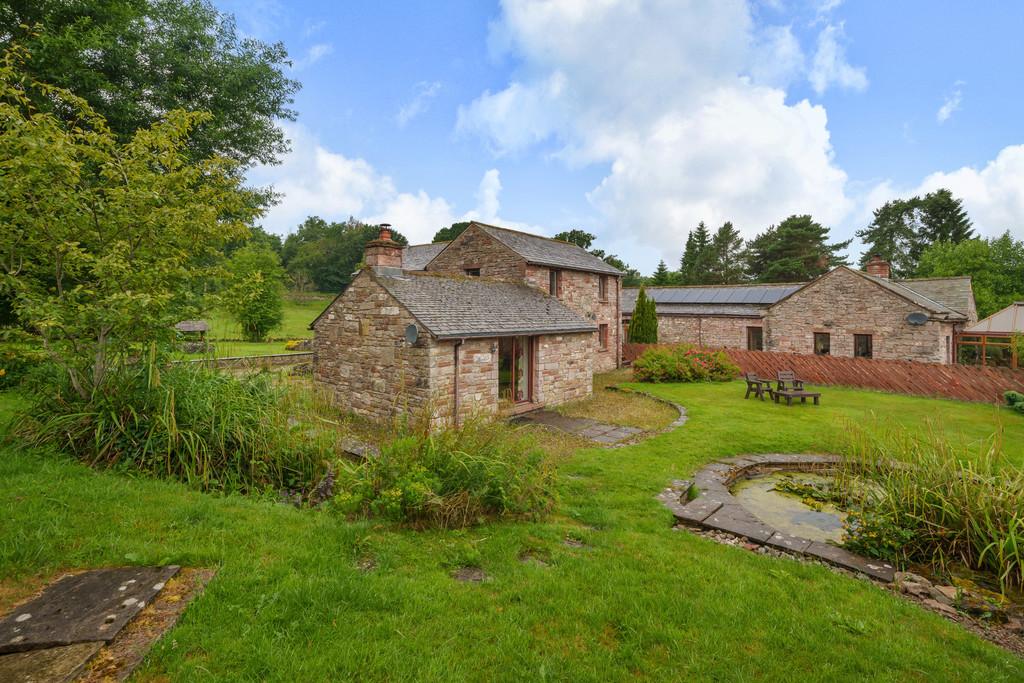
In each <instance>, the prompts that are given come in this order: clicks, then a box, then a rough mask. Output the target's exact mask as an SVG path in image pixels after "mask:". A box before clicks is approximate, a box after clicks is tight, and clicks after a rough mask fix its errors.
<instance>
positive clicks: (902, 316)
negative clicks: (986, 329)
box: [764, 268, 954, 363]
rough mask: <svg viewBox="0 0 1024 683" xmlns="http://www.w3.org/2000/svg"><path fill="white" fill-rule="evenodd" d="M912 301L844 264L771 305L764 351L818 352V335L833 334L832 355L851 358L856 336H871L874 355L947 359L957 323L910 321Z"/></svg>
mask: <svg viewBox="0 0 1024 683" xmlns="http://www.w3.org/2000/svg"><path fill="white" fill-rule="evenodd" d="M921 310H922V309H921V308H920V307H918V306H915V305H914V304H913V303H911V302H910V301H907V300H906V299H903V298H902V297H900V296H897V295H896V294H893V293H891V292H889V291H888V290H886V289H883V288H882V287H880V286H879V285H877V284H875V283H873V282H871V281H870V280H867V279H865V278H864V277H861V276H860V275H857V274H856V273H853V272H851V271H849V270H846V269H844V268H838V269H836V270H833V271H832V272H831V273H828V274H827V275H823V276H822V277H821V278H819V279H818V280H817V281H815V282H813V283H811V284H810V285H808V286H807V287H805V288H804V289H801V290H799V291H798V292H796V293H795V294H793V295H792V296H790V297H789V298H788V299H785V300H783V301H780V302H779V303H777V304H775V305H774V306H773V307H771V308H770V309H768V312H767V314H766V315H765V336H764V338H765V350H766V351H778V352H789V353H802V354H813V353H814V333H815V332H827V333H828V334H829V335H830V346H831V355H833V356H846V357H852V356H853V335H854V334H870V335H871V336H872V347H873V348H872V352H873V357H874V358H880V359H893V360H914V361H923V362H930V363H949V362H950V361H951V358H950V356H949V354H948V352H947V349H946V344H947V342H946V337H950V340H949V344H950V348H952V336H953V334H954V326H953V324H951V323H945V322H940V321H929V322H927V323H925V324H924V325H911V324H909V323H908V322H907V321H906V317H907V315H908V314H910V313H913V312H916V311H921Z"/></svg>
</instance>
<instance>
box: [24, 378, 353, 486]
mask: <svg viewBox="0 0 1024 683" xmlns="http://www.w3.org/2000/svg"><path fill="white" fill-rule="evenodd" d="M62 377H64V375H62V374H58V373H54V372H51V373H46V376H45V377H40V378H37V380H36V386H35V389H34V391H32V394H33V396H34V400H33V401H32V405H31V407H30V409H29V410H27V411H25V414H24V415H22V416H21V420H19V422H18V424H17V426H16V427H15V429H14V435H15V437H20V438H22V439H24V440H25V441H26V442H27V443H28V444H29V445H36V446H52V447H56V448H57V449H59V450H62V451H64V452H66V453H68V454H70V455H72V456H74V457H76V458H78V459H80V460H83V461H85V462H86V463H89V464H91V465H96V466H102V467H113V468H118V469H126V470H130V471H137V472H142V473H145V474H148V475H154V476H162V477H169V478H173V479H178V480H181V481H184V482H186V483H189V484H191V485H194V486H197V487H198V488H201V489H204V490H223V491H240V492H256V491H265V490H274V489H281V488H287V489H302V488H308V487H309V485H311V484H312V483H313V482H314V481H316V480H318V479H319V478H320V476H321V475H322V473H323V472H324V470H325V466H324V458H325V457H328V456H329V455H330V454H331V453H332V452H333V445H334V435H333V434H332V433H328V432H324V431H317V430H315V429H313V428H312V425H310V424H303V423H302V422H300V421H296V420H295V419H293V418H292V417H291V415H290V410H289V407H290V406H289V404H290V402H291V400H292V398H291V397H290V396H289V394H288V391H287V390H286V389H285V388H284V387H282V386H281V385H280V384H278V383H276V382H275V380H274V379H273V377H272V376H271V375H269V374H267V373H261V374H255V375H251V376H248V377H236V376H233V375H230V374H227V373H218V372H216V371H214V370H210V369H207V368H204V367H202V366H200V365H198V364H196V365H192V364H187V365H180V366H174V367H172V368H169V369H167V370H166V371H164V372H160V371H158V369H157V366H156V365H155V364H149V365H145V364H140V365H139V366H135V367H131V368H128V369H126V370H123V371H121V372H119V373H118V374H117V375H116V376H115V377H111V378H109V381H110V383H111V384H110V385H109V386H110V387H111V389H112V390H111V391H109V392H103V393H102V394H100V393H97V394H95V395H94V396H93V397H91V398H90V399H89V400H83V399H81V398H80V397H79V396H78V393H77V392H75V391H72V390H70V388H69V387H68V386H67V381H66V379H65V380H62ZM62 381H63V382H64V384H63V385H62V384H61V382H62ZM29 386H30V390H31V388H32V387H31V384H30V385H29Z"/></svg>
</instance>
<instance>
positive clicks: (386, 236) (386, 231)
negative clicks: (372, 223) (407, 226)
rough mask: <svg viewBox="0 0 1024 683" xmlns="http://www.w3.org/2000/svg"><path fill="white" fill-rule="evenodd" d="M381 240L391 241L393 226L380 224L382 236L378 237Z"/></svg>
mask: <svg viewBox="0 0 1024 683" xmlns="http://www.w3.org/2000/svg"><path fill="white" fill-rule="evenodd" d="M377 239H379V240H390V239H391V224H390V223H381V224H380V235H378V236H377Z"/></svg>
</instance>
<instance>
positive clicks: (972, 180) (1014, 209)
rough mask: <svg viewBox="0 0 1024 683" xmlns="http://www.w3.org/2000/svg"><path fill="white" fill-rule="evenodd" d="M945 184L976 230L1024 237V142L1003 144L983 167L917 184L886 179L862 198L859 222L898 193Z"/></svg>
mask: <svg viewBox="0 0 1024 683" xmlns="http://www.w3.org/2000/svg"><path fill="white" fill-rule="evenodd" d="M940 188H946V189H948V190H949V191H950V192H952V193H953V195H954V196H956V197H959V198H960V199H962V200H963V202H964V208H965V209H967V214H968V215H969V216H970V218H971V220H972V221H973V222H974V227H975V230H976V232H978V233H979V234H981V235H985V236H993V235H998V234H1001V233H1003V232H1004V231H1006V230H1010V231H1011V232H1013V233H1014V234H1015V235H1016V236H1017V238H1018V239H1021V238H1024V145H1010V146H1008V147H1004V148H1003V149H1002V150H1001V151H1000V152H999V154H997V155H996V158H995V159H993V160H992V161H989V162H988V163H986V164H985V165H984V166H983V167H981V168H975V167H972V166H963V167H961V168H959V169H956V170H954V171H948V172H947V171H938V172H936V173H932V174H930V175H928V176H926V177H925V178H924V180H922V181H921V182H920V183H919V184H918V185H917V186H916V187H913V186H898V185H896V184H895V183H893V182H892V181H889V180H886V181H884V182H881V183H878V184H877V185H875V186H874V187H872V188H871V189H870V190H869V191H868V192H867V193H866V194H865V196H864V197H863V198H862V200H861V201H860V202H859V204H860V208H859V210H858V212H857V215H856V217H855V221H856V225H857V226H864V225H867V224H868V223H869V222H870V221H871V212H872V211H873V210H874V209H876V208H878V207H880V206H881V205H882V204H884V203H885V202H887V201H889V200H891V199H896V198H898V197H914V196H921V195H925V194H927V193H929V192H934V191H935V190H938V189H940Z"/></svg>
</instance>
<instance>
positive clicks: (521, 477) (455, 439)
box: [335, 420, 554, 528]
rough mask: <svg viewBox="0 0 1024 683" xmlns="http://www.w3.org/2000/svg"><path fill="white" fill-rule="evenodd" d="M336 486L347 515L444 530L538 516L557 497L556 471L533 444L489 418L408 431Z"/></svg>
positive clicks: (349, 470)
mask: <svg viewBox="0 0 1024 683" xmlns="http://www.w3.org/2000/svg"><path fill="white" fill-rule="evenodd" d="M337 485H338V490H339V491H340V493H339V494H338V495H337V496H336V497H335V503H336V504H337V505H338V506H339V507H340V508H341V509H342V510H343V511H345V512H347V513H350V514H354V515H372V516H379V517H384V518H386V519H390V520H393V521H402V522H408V523H411V524H413V525H417V526H439V527H443V528H449V527H464V526H469V525H471V524H476V523H478V522H480V521H482V520H483V519H484V518H486V517H488V516H504V515H529V514H536V513H540V512H542V511H544V510H546V509H548V507H549V506H550V505H551V503H552V501H553V496H554V493H553V488H552V485H553V471H552V469H551V466H550V464H549V463H548V460H547V457H546V456H545V454H544V452H543V451H542V450H541V449H540V448H539V447H538V446H537V445H536V443H535V442H534V441H533V439H532V438H530V437H529V436H528V435H526V434H525V433H523V432H522V431H521V430H517V429H515V428H513V427H510V426H508V425H506V424H503V423H499V422H489V421H484V420H471V421H469V422H468V423H466V424H464V425H462V426H461V427H449V428H446V429H442V430H440V431H436V432H433V433H430V432H429V431H421V432H419V433H411V432H406V433H404V434H402V435H400V436H398V437H397V438H395V439H394V440H393V441H392V442H391V443H388V444H386V445H385V446H384V447H383V448H382V449H381V453H380V456H379V457H377V458H371V459H368V460H366V461H364V462H362V463H360V464H358V465H349V466H347V467H345V468H344V469H343V470H342V471H341V472H340V473H339V474H338V479H337Z"/></svg>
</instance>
